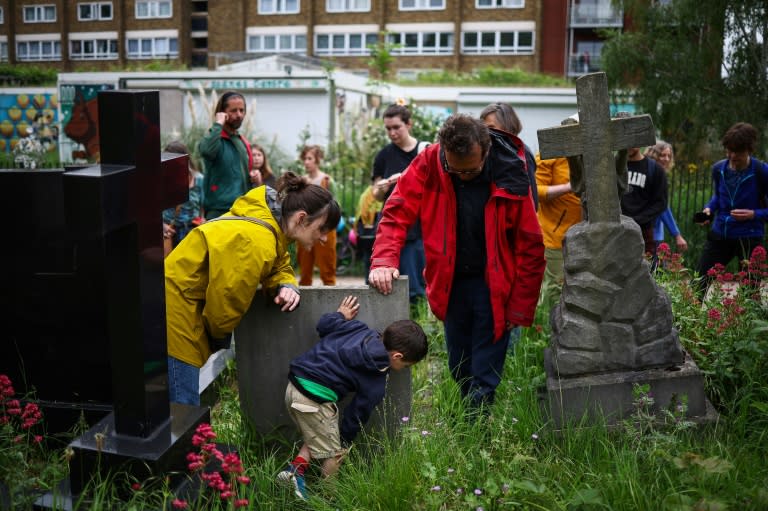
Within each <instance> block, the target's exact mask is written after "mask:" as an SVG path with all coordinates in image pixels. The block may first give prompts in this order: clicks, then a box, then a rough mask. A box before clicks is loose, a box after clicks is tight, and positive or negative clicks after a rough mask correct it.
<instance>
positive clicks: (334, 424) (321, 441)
mask: <svg viewBox="0 0 768 511" xmlns="http://www.w3.org/2000/svg"><path fill="white" fill-rule="evenodd" d="M285 407H286V409H287V410H288V414H289V415H290V416H291V419H293V422H294V423H296V426H297V427H298V428H299V431H301V436H302V437H303V438H304V442H305V443H306V444H307V446H308V447H309V452H310V453H312V457H313V458H318V459H324V458H332V457H334V456H341V455H344V454H345V453H346V452H347V450H346V449H342V447H341V437H340V435H339V407H338V406H336V403H316V402H314V401H312V400H311V399H309V398H308V397H307V396H305V395H304V394H302V393H301V392H299V390H298V389H297V388H296V387H295V386H294V385H293V383H291V382H288V387H287V388H286V389H285Z"/></svg>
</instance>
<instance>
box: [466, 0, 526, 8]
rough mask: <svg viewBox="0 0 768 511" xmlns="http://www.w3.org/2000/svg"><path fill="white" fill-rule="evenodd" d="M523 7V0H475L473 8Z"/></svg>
mask: <svg viewBox="0 0 768 511" xmlns="http://www.w3.org/2000/svg"><path fill="white" fill-rule="evenodd" d="M483 4H486V5H483ZM524 7H525V0H475V9H523V8H524Z"/></svg>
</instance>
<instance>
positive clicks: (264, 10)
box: [258, 0, 301, 14]
mask: <svg viewBox="0 0 768 511" xmlns="http://www.w3.org/2000/svg"><path fill="white" fill-rule="evenodd" d="M258 1H259V14H298V13H299V12H301V0H258ZM294 2H295V3H296V8H295V9H290V10H289V7H288V5H287V4H288V3H291V4H293V3H294Z"/></svg>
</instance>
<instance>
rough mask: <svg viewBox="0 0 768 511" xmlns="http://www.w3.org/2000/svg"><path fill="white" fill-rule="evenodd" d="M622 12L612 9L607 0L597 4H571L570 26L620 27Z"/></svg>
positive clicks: (622, 17) (622, 20)
mask: <svg viewBox="0 0 768 511" xmlns="http://www.w3.org/2000/svg"><path fill="white" fill-rule="evenodd" d="M623 25H624V14H623V12H622V11H621V10H620V9H614V7H613V6H612V5H611V3H610V1H609V0H604V2H603V3H600V4H598V5H594V4H589V5H582V4H573V5H571V27H621V26H623Z"/></svg>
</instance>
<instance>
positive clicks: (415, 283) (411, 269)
mask: <svg viewBox="0 0 768 511" xmlns="http://www.w3.org/2000/svg"><path fill="white" fill-rule="evenodd" d="M424 264H425V260H424V242H423V241H422V240H421V238H419V239H415V240H412V241H406V242H405V245H403V249H402V250H401V251H400V268H399V270H400V275H408V298H410V300H411V302H413V301H414V300H415V299H416V298H424V293H425V292H424V287H425V283H424Z"/></svg>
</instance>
